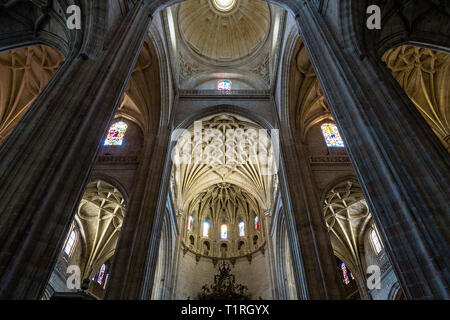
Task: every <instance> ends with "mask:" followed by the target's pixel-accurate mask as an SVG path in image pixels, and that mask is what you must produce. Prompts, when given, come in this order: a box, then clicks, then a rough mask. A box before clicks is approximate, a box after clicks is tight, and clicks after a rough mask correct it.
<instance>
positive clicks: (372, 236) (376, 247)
mask: <svg viewBox="0 0 450 320" xmlns="http://www.w3.org/2000/svg"><path fill="white" fill-rule="evenodd" d="M370 240H371V241H372V246H373V249H374V250H375V252H376V254H379V253H380V252H381V250H382V246H381V242H380V238H378V234H377V232H376V231H375V229H372V230H370Z"/></svg>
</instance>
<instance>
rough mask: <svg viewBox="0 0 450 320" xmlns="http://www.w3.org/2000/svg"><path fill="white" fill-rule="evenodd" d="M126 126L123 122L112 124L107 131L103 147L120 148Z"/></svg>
mask: <svg viewBox="0 0 450 320" xmlns="http://www.w3.org/2000/svg"><path fill="white" fill-rule="evenodd" d="M127 128H128V125H127V124H126V123H125V122H123V121H120V122H116V123H114V124H113V125H112V126H111V127H110V128H109V131H108V136H107V137H106V139H105V143H104V144H103V145H105V146H121V145H122V143H123V137H124V136H125V133H126V132H127Z"/></svg>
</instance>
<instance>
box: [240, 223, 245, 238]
mask: <svg viewBox="0 0 450 320" xmlns="http://www.w3.org/2000/svg"><path fill="white" fill-rule="evenodd" d="M244 228H245V223H244V221H241V222H239V236H240V237H243V236H245V230H244Z"/></svg>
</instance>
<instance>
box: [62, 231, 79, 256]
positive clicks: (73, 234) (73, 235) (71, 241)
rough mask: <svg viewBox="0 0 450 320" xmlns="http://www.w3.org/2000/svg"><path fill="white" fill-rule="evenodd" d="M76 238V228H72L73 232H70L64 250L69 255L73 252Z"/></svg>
mask: <svg viewBox="0 0 450 320" xmlns="http://www.w3.org/2000/svg"><path fill="white" fill-rule="evenodd" d="M76 239H77V233H76V231H75V230H72V232H71V233H70V236H69V239H68V240H67V242H66V246H65V247H64V252H65V254H67V255H68V256H69V255H70V253H71V252H72V248H73V246H74V245H75V240H76Z"/></svg>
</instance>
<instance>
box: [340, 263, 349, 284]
mask: <svg viewBox="0 0 450 320" xmlns="http://www.w3.org/2000/svg"><path fill="white" fill-rule="evenodd" d="M341 271H342V277H343V278H344V279H343V281H344V283H345V284H349V283H350V278H349V277H348V271H347V266H346V265H345V263H343V262H342V263H341Z"/></svg>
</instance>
